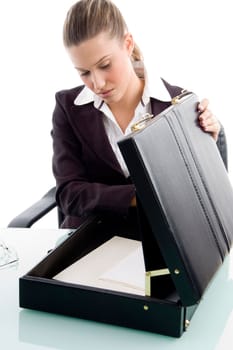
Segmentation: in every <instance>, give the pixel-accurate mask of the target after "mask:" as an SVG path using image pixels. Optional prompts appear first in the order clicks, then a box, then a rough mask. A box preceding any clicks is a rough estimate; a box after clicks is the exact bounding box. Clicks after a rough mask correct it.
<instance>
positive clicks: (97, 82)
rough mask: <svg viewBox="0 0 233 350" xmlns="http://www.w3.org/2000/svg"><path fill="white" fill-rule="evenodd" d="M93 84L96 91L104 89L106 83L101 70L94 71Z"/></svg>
mask: <svg viewBox="0 0 233 350" xmlns="http://www.w3.org/2000/svg"><path fill="white" fill-rule="evenodd" d="M92 84H93V88H94V90H95V91H96V92H98V91H100V90H101V89H103V87H104V85H105V79H104V75H103V74H101V72H94V73H92Z"/></svg>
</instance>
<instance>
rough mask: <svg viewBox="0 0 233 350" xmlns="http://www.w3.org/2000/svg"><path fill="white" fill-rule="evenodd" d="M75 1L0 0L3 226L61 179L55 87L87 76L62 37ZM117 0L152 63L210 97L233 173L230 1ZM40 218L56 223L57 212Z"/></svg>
mask: <svg viewBox="0 0 233 350" xmlns="http://www.w3.org/2000/svg"><path fill="white" fill-rule="evenodd" d="M73 3H74V1H71V0H59V1H57V0H40V1H35V0H21V1H18V0H11V1H3V0H1V1H0V43H1V54H0V110H1V114H0V121H1V123H0V161H1V168H0V194H1V197H0V227H5V226H7V224H8V222H9V221H10V220H11V219H12V218H13V217H14V216H15V215H17V214H18V213H19V212H21V211H22V210H24V209H26V208H27V207H28V206H29V205H30V204H32V203H33V202H35V201H36V200H37V199H39V198H40V197H42V195H43V194H44V193H45V192H46V191H47V190H48V189H49V188H50V187H52V186H54V179H53V175H52V169H51V157H52V143H51V137H50V130H51V116H52V112H53V108H54V103H55V102H54V94H55V92H56V91H58V90H60V89H65V88H71V87H74V86H75V85H77V84H79V83H80V81H79V78H78V75H77V73H76V72H75V70H74V68H73V67H72V64H71V62H70V61H69V58H68V56H67V53H66V52H65V50H64V48H63V44H62V26H63V21H64V18H65V15H66V12H67V11H68V9H69V7H70V6H71V5H72V4H73ZM115 3H116V4H117V5H118V6H119V8H120V9H121V11H122V13H123V15H124V16H125V19H126V21H127V23H128V26H129V29H130V31H131V32H132V33H133V35H134V38H135V41H136V42H137V43H138V45H139V46H140V47H141V50H142V51H143V54H144V57H145V59H146V61H147V62H148V66H149V68H150V69H152V68H153V70H154V71H155V72H156V74H159V75H160V76H162V77H163V78H165V79H166V80H167V81H168V82H170V83H172V84H176V85H179V86H182V87H184V88H187V89H190V90H192V91H195V92H196V93H197V94H198V95H199V96H200V98H202V97H208V98H209V100H210V102H211V108H212V110H213V111H214V113H215V114H216V115H217V116H218V118H219V119H220V121H221V122H222V123H223V124H224V127H225V130H226V133H227V136H228V145H229V163H230V175H231V172H232V170H231V168H232V164H231V163H232V157H233V156H232V154H233V141H231V138H232V137H231V134H232V128H233V124H232V117H233V111H232V108H231V107H232V80H233V79H232V78H233V73H232V64H233V54H232V47H231V46H232V33H233V21H232V11H231V7H230V5H231V1H230V0H222V1H218V0H217V1H216V0H202V1H201V0H196V1H187V0H186V1H185V0H182V1H178V0H177V1H174V0H159V1H156V0H144V1H138V0H135V1H132V0H115ZM40 225H41V226H40ZM37 226H38V225H37ZM39 226H40V227H43V226H44V227H46V226H47V227H56V219H55V213H54V214H52V215H51V216H49V217H48V218H47V219H46V220H44V221H42V223H40V224H39Z"/></svg>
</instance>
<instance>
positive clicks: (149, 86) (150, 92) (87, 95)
mask: <svg viewBox="0 0 233 350" xmlns="http://www.w3.org/2000/svg"><path fill="white" fill-rule="evenodd" d="M151 97H152V98H155V99H157V100H160V101H164V102H168V101H170V100H171V96H170V94H169V92H168V90H167V89H166V87H165V85H164V83H163V81H162V79H161V78H160V77H158V76H157V77H156V76H154V75H153V78H151V76H150V78H149V77H148V73H147V72H146V71H145V87H144V91H143V95H142V99H141V102H142V104H143V105H144V106H146V105H147V104H148V103H149V101H150V98H151ZM91 102H94V106H95V107H96V108H98V109H100V108H101V106H102V104H103V103H104V101H103V100H102V99H101V98H100V97H99V96H97V95H96V94H94V93H93V92H92V91H91V90H90V89H89V88H88V87H86V86H84V88H83V89H82V91H81V92H80V93H79V95H78V96H77V97H76V98H75V100H74V104H75V105H78V106H80V105H85V104H88V103H91Z"/></svg>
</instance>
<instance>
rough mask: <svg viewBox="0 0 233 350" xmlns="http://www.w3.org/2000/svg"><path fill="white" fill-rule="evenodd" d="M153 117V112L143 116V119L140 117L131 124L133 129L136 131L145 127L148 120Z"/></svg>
mask: <svg viewBox="0 0 233 350" xmlns="http://www.w3.org/2000/svg"><path fill="white" fill-rule="evenodd" d="M153 118H154V115H153V114H150V113H146V114H145V115H144V116H143V117H142V119H140V120H139V121H138V122H137V123H135V124H133V125H132V126H131V131H133V132H135V131H138V130H141V129H143V128H145V126H146V124H147V122H148V121H149V120H151V119H153Z"/></svg>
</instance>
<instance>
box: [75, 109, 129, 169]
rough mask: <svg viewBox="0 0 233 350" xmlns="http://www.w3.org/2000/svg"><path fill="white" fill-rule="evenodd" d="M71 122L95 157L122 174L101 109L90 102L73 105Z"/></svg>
mask: <svg viewBox="0 0 233 350" xmlns="http://www.w3.org/2000/svg"><path fill="white" fill-rule="evenodd" d="M72 112H73V122H74V123H75V124H76V125H75V130H77V132H78V133H79V134H80V136H81V137H82V139H83V140H85V142H86V143H88V145H89V146H90V147H91V148H92V151H93V152H94V153H95V155H96V157H97V158H100V159H101V160H102V161H104V162H105V163H107V164H108V165H109V166H110V167H112V168H113V169H114V170H115V171H118V172H120V173H121V174H123V172H122V170H121V167H120V164H119V162H118V160H117V158H116V156H115V153H114V152H113V150H112V147H111V145H110V143H109V140H108V137H107V134H106V131H105V128H104V124H103V114H102V112H101V111H99V110H97V109H96V108H93V107H92V106H91V105H90V104H88V105H81V106H73V110H72Z"/></svg>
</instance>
